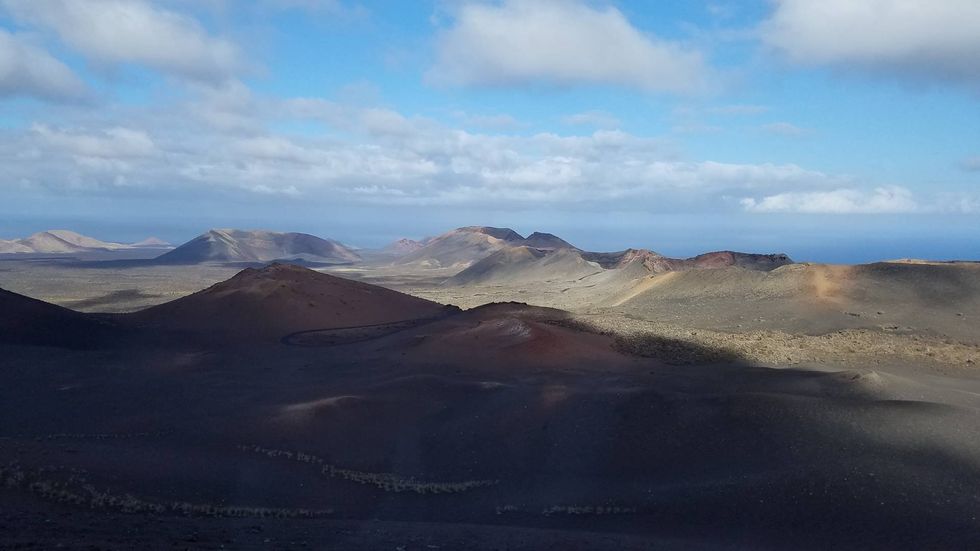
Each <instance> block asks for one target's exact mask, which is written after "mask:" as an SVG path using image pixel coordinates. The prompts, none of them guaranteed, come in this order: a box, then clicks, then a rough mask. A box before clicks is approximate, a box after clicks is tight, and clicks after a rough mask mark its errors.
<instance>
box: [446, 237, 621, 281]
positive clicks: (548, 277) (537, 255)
mask: <svg viewBox="0 0 980 551" xmlns="http://www.w3.org/2000/svg"><path fill="white" fill-rule="evenodd" d="M602 271H603V268H602V267H601V266H599V265H598V264H597V263H595V262H589V261H588V260H585V259H584V258H582V255H581V254H579V253H578V251H576V250H573V249H558V250H553V251H547V250H542V249H536V248H533V247H525V246H522V247H514V248H508V249H502V250H499V251H497V252H495V253H493V254H491V255H490V256H488V257H486V258H484V259H482V260H480V261H478V262H476V263H474V264H473V265H472V266H470V267H469V268H466V269H465V270H463V271H461V272H460V273H458V274H456V275H455V276H453V277H451V278H449V279H448V280H446V282H445V285H477V284H498V285H499V284H505V283H529V282H537V281H541V282H545V281H548V282H555V281H574V280H578V279H581V278H584V277H588V276H590V275H593V274H596V273H600V272H602Z"/></svg>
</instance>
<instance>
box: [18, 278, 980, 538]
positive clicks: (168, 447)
mask: <svg viewBox="0 0 980 551" xmlns="http://www.w3.org/2000/svg"><path fill="white" fill-rule="evenodd" d="M282 272H283V270H281V269H280V271H279V272H275V271H273V272H267V273H266V274H265V276H266V277H267V278H268V279H271V280H274V281H276V282H277V285H278V284H279V282H283V283H284V284H285V285H286V287H285V289H289V288H291V286H292V284H291V283H289V282H290V281H305V280H304V278H305V277H306V274H305V271H298V269H294V268H290V269H288V270H285V273H282ZM254 275H255V274H254V272H248V273H246V274H245V276H242V277H252V276H254ZM232 281H235V280H234V279H233V280H232ZM239 283H240V282H239ZM301 286H302V285H301ZM260 287H261V286H260ZM276 289H280V288H279V287H276ZM301 290H302V289H297V292H299V291H301ZM283 293H287V292H286V291H283ZM258 296H260V297H262V296H266V295H262V294H259V295H258ZM287 296H288V293H287ZM374 296H378V297H380V298H379V299H378V301H379V303H381V304H384V303H387V302H388V301H389V300H394V298H395V297H389V296H387V295H384V294H378V295H374ZM253 298H254V297H253ZM281 300H282V295H281V294H279V292H278V291H277V293H276V294H273V295H269V296H267V297H266V298H264V299H259V300H257V301H255V302H252V304H258V305H259V306H257V307H260V306H261V307H268V308H269V309H270V310H269V312H270V314H269V315H270V316H271V315H272V313H274V312H276V310H275V309H276V308H277V306H276V305H277V304H279V303H280V302H281ZM430 304H431V303H430ZM372 305H373V306H378V305H377V304H373V303H366V304H365V305H364V306H365V308H366V307H367V306H372ZM260 313H261V311H258V312H257V311H248V313H247V314H248V315H247V316H245V315H242V316H239V317H241V318H242V321H238V322H236V323H241V324H244V323H245V322H246V321H247V319H250V318H249V317H248V316H252V317H256V316H258V315H259V314H260ZM351 315H353V314H351ZM122 319H124V318H122ZM343 319H344V318H343V316H341V317H340V318H338V320H336V321H337V325H336V326H341V325H343V324H341V323H340V320H343ZM351 325H353V324H351ZM207 334H208V332H205V333H204V335H205V336H206V335H207ZM120 338H121V340H125V338H124V335H121V337H120ZM150 342H152V341H150ZM163 343H164V341H161V342H160V343H158V344H156V345H152V346H125V343H117V345H115V346H103V347H100V348H97V349H95V350H73V349H66V348H58V347H53V346H24V345H15V344H6V345H2V346H0V354H2V358H3V364H2V369H0V438H2V440H0V469H2V470H0V478H2V481H0V527H2V528H4V530H3V531H2V532H0V534H2V535H0V542H2V544H3V546H5V547H14V546H21V545H23V546H27V545H28V544H31V545H35V546H37V547H41V548H50V547H54V546H56V545H57V544H63V545H67V546H69V547H73V546H74V547H77V548H87V547H88V546H89V545H95V546H97V547H105V548H118V549H123V548H131V547H141V548H172V547H173V546H176V547H178V548H218V547H220V546H222V545H224V546H225V547H226V548H254V547H259V546H265V547H269V548H305V547H308V548H372V549H375V548H388V549H396V548H405V549H431V548H433V546H437V547H438V548H444V549H457V548H473V549H541V548H545V549H548V548H550V549H576V548H578V549H601V548H607V549H613V548H616V549H642V548H651V547H653V548H671V549H673V548H678V549H682V548H698V549H702V548H712V547H717V548H753V549H755V548H772V549H785V548H794V549H821V548H854V549H859V548H860V549H868V548H881V549H896V548H956V549H967V548H976V547H977V546H978V545H980V530H978V529H980V522H978V520H977V513H976V511H977V510H978V505H980V497H978V494H980V469H978V465H980V424H978V423H977V422H976V421H977V417H976V416H977V411H978V406H980V400H978V394H977V393H978V392H980V384H978V381H977V380H976V379H972V378H966V377H964V378H961V379H952V378H943V379H939V378H936V377H921V378H915V377H912V376H903V377H898V376H894V375H891V374H889V373H883V372H875V371H868V370H856V371H850V372H841V373H827V372H817V371H804V370H790V369H766V368H758V367H753V366H751V365H747V364H745V363H744V362H741V361H739V360H738V359H737V358H733V359H732V360H731V361H729V362H727V363H725V364H718V365H698V366H683V367H680V366H669V365H665V364H663V363H660V362H658V361H655V360H652V359H649V358H639V357H633V356H628V355H624V354H622V353H620V352H618V351H617V350H616V347H615V346H614V340H613V338H612V337H610V336H603V335H597V334H592V333H583V332H581V331H578V330H576V329H574V328H573V324H571V323H570V322H569V320H568V316H567V314H566V313H564V312H562V311H560V310H551V309H545V308H535V307H528V306H526V305H522V304H518V303H508V304H495V305H489V306H486V307H482V308H477V309H473V310H468V311H465V312H462V313H458V314H455V315H449V316H447V317H444V318H442V319H438V320H436V321H431V322H428V323H424V324H420V325H417V326H412V327H408V328H405V329H402V330H399V331H394V332H391V333H386V334H382V335H380V336H377V337H376V338H371V339H367V340H359V341H357V342H352V343H349V344H341V345H335V346H290V345H286V344H282V343H280V342H278V341H277V340H275V339H271V340H266V339H254V340H245V341H240V342H235V343H224V344H223V345H222V346H216V345H215V344H214V343H212V344H211V345H207V346H205V345H201V344H199V342H198V341H194V340H186V341H166V344H163ZM265 547H263V548H265Z"/></svg>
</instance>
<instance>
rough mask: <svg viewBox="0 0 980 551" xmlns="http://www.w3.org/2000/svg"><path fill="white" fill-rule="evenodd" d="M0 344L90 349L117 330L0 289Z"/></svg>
mask: <svg viewBox="0 0 980 551" xmlns="http://www.w3.org/2000/svg"><path fill="white" fill-rule="evenodd" d="M0 312H3V314H2V315H0V342H3V343H8V344H27V345H37V346H58V347H66V348H94V347H96V346H99V345H101V344H103V343H104V342H106V341H108V340H109V339H110V338H111V337H112V336H114V335H115V331H116V330H117V329H118V328H116V327H114V326H113V325H112V324H110V323H108V322H105V321H103V320H100V319H98V318H95V317H93V316H90V315H87V314H82V313H81V312H75V311H74V310H69V309H67V308H62V307H61V306H55V305H54V304H49V303H47V302H44V301H40V300H37V299H33V298H30V297H25V296H24V295H18V294H17V293H12V292H10V291H5V290H3V289H0Z"/></svg>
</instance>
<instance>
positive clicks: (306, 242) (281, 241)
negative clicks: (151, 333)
mask: <svg viewBox="0 0 980 551" xmlns="http://www.w3.org/2000/svg"><path fill="white" fill-rule="evenodd" d="M360 258H361V257H360V256H359V255H358V254H357V253H356V252H354V251H352V250H351V249H349V248H347V247H345V246H344V245H342V244H341V243H339V242H337V241H334V240H332V239H323V238H320V237H316V236H313V235H309V234H305V233H279V232H271V231H246V230H235V229H214V230H210V231H208V232H206V233H204V234H202V235H199V236H197V237H195V238H194V239H192V240H190V241H188V242H187V243H184V244H183V245H181V246H179V247H177V248H176V249H174V250H172V251H170V252H167V253H165V254H163V255H161V256H159V257H157V258H156V259H155V262H156V263H160V264H198V263H202V262H270V261H273V260H302V261H310V262H324V263H348V262H356V261H358V260H360Z"/></svg>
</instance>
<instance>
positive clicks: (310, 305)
mask: <svg viewBox="0 0 980 551" xmlns="http://www.w3.org/2000/svg"><path fill="white" fill-rule="evenodd" d="M447 308H448V307H445V306H443V305H441V304H437V303H435V302H430V301H428V300H424V299H420V298H415V297H412V296H409V295H405V294H402V293H399V292H397V291H392V290H389V289H385V288H383V287H376V286H374V285H369V284H366V283H360V282H357V281H351V280H348V279H343V278H339V277H335V276H331V275H327V274H323V273H320V272H316V271H313V270H309V269H306V268H301V267H299V266H295V265H289V264H272V265H270V266H268V267H265V268H262V269H253V268H247V269H245V270H243V271H241V272H239V273H238V274H237V275H236V276H234V277H232V278H231V279H229V280H227V281H223V282H221V283H218V284H216V285H213V286H211V287H209V288H207V289H205V290H203V291H199V292H197V293H194V294H193V295H190V296H187V297H183V298H180V299H177V300H174V301H172V302H168V303H166V304H161V305H159V306H154V307H152V308H148V309H146V310H143V311H140V312H136V313H134V314H131V319H134V320H137V321H139V322H141V323H143V324H149V325H152V326H156V327H162V328H164V329H170V330H180V331H190V332H198V333H202V334H203V335H202V336H204V337H207V336H213V337H215V338H218V339H221V338H261V339H265V340H268V339H278V338H280V337H282V336H284V335H287V334H289V333H294V332H298V331H308V330H313V329H326V328H338V327H350V326H361V325H373V324H381V323H391V322H395V321H403V320H411V319H419V318H431V317H437V316H440V315H442V314H443V313H445V312H446V311H447Z"/></svg>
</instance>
